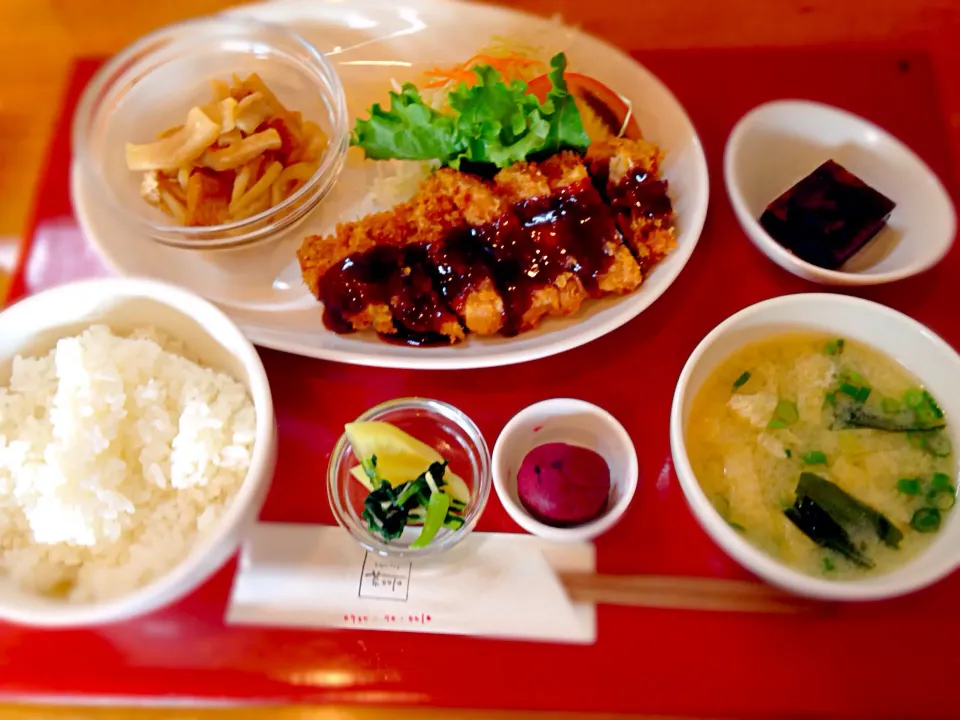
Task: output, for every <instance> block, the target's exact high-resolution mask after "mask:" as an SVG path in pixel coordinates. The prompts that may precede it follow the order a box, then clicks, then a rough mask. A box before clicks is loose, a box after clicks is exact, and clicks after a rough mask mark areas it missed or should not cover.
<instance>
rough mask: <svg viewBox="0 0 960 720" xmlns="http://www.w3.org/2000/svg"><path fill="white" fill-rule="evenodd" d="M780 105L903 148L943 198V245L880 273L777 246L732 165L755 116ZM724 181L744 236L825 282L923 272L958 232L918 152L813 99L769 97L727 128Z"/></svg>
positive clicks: (874, 280) (873, 281)
mask: <svg viewBox="0 0 960 720" xmlns="http://www.w3.org/2000/svg"><path fill="white" fill-rule="evenodd" d="M782 107H786V108H791V107H794V108H805V109H811V110H815V111H817V112H822V113H825V114H829V115H835V116H838V117H841V118H843V119H844V120H845V121H848V122H852V123H855V124H858V125H861V126H863V127H864V128H866V129H867V130H870V131H871V132H874V133H876V134H877V135H878V136H879V137H881V138H883V140H884V141H885V142H888V143H890V144H891V145H893V146H894V147H896V148H897V149H898V150H900V151H902V152H903V153H904V154H905V155H906V156H907V158H908V159H910V160H911V161H913V162H915V163H916V164H917V165H918V166H919V167H920V168H921V169H922V170H923V171H924V172H925V173H926V174H927V175H928V176H929V178H930V180H931V181H932V182H933V185H934V187H935V188H936V189H937V192H938V194H939V195H940V198H941V199H942V200H943V201H944V206H945V208H946V210H947V213H948V216H949V228H948V235H949V236H950V237H949V239H948V241H947V242H946V243H945V244H944V245H943V247H942V248H941V249H939V250H937V251H936V252H933V253H931V254H930V255H928V256H927V257H926V258H924V259H923V260H920V261H917V262H915V263H913V264H911V265H906V266H904V267H902V268H900V269H899V270H888V271H887V272H882V273H847V272H841V271H840V270H828V269H826V268H822V267H818V266H816V265H813V264H812V263H808V262H807V261H806V260H801V259H800V258H798V257H797V256H796V255H794V254H793V253H792V252H790V251H789V250H787V249H786V248H784V247H783V246H782V245H780V243H778V242H777V241H776V240H774V239H773V238H772V237H770V234H769V233H768V232H767V231H766V230H764V229H763V226H762V225H760V223H759V222H758V220H757V219H756V218H755V217H753V215H752V214H751V213H750V211H749V210H748V209H747V205H746V202H745V201H744V199H743V194H742V193H741V191H740V183H739V182H738V179H737V178H738V175H737V173H736V167H735V166H736V161H737V160H736V158H737V150H739V145H740V143H741V142H742V139H743V137H744V136H745V135H746V133H747V132H749V131H750V127H749V126H750V123H751V122H752V121H753V120H754V119H755V118H756V117H757V116H758V115H762V114H764V113H767V112H769V111H770V110H773V109H778V108H782ZM798 179H799V178H798ZM723 182H724V185H726V189H727V197H728V198H729V199H730V204H731V205H732V206H733V210H734V214H735V215H736V216H737V219H738V220H739V221H740V224H741V225H744V226H748V227H749V230H748V231H747V235H748V236H749V237H750V239H751V240H752V241H754V242H757V243H761V244H763V246H764V248H765V249H766V250H769V251H770V252H771V253H773V254H774V255H775V256H776V257H777V258H779V260H780V263H779V264H781V266H782V267H785V266H783V265H782V263H788V264H790V265H792V266H793V267H795V268H797V269H798V270H801V271H803V272H805V273H807V274H809V275H814V276H816V277H818V278H819V279H821V280H823V281H824V282H827V283H830V284H834V285H848V286H867V285H882V284H884V283H889V282H896V281H897V280H904V279H906V278H908V277H913V276H914V275H919V274H920V273H922V272H926V271H927V270H929V269H930V268H932V267H933V266H935V265H936V264H937V263H939V262H940V261H941V260H942V259H943V258H944V256H946V254H947V253H948V252H950V248H951V247H952V246H953V242H954V239H955V237H956V234H957V213H956V208H954V205H953V201H952V200H951V199H950V194H949V193H948V192H947V189H946V188H945V187H944V185H943V183H942V182H941V180H940V177H939V176H938V175H937V174H936V173H935V172H934V171H933V170H932V169H931V168H930V166H929V165H927V163H926V162H924V160H923V159H922V158H921V157H920V156H919V155H917V154H916V153H915V152H914V151H913V150H912V149H910V147H908V146H907V145H906V144H905V143H903V142H902V141H901V140H900V139H898V138H897V137H896V136H894V135H892V134H891V133H889V132H887V131H886V130H884V129H883V128H882V127H880V126H879V125H877V124H876V123H874V122H871V121H870V120H867V119H866V118H864V117H862V116H860V115H857V114H855V113H852V112H850V111H849V110H844V109H843V108H839V107H835V106H833V105H828V104H826V103H821V102H817V101H815V100H801V99H790V98H785V99H780V100H771V101H770V102H765V103H761V104H760V105H757V106H756V107H753V108H751V109H750V110H748V111H747V112H746V113H745V114H744V115H743V116H742V117H741V118H740V119H739V120H738V121H737V124H736V125H734V127H733V130H731V131H730V135H729V136H727V142H726V145H725V146H724V150H723ZM744 230H747V227H744Z"/></svg>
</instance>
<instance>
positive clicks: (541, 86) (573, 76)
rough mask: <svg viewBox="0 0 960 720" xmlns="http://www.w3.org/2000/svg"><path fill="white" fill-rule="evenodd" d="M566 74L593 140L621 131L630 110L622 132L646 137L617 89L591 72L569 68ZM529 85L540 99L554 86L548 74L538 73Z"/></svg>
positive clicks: (588, 132) (636, 138) (631, 137)
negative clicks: (611, 87)
mask: <svg viewBox="0 0 960 720" xmlns="http://www.w3.org/2000/svg"><path fill="white" fill-rule="evenodd" d="M563 77H564V79H565V80H566V81H567V90H569V92H570V94H571V95H573V97H574V100H575V101H576V103H577V107H578V108H579V109H580V115H581V117H583V120H584V128H585V129H586V131H587V134H588V135H589V136H590V139H591V140H601V139H603V138H604V137H610V136H611V135H616V134H617V133H619V132H620V128H621V127H623V122H624V120H625V119H626V118H627V115H628V114H630V120H629V121H628V122H627V126H626V128H625V129H624V132H623V136H624V137H627V138H630V139H632V140H639V139H640V138H641V137H643V136H642V135H641V134H640V126H639V125H638V124H637V119H636V117H634V116H633V115H632V114H631V113H630V107H629V106H628V105H627V104H626V103H625V102H624V101H623V100H622V99H621V98H620V96H619V95H617V93H615V92H614V91H613V90H611V89H610V88H609V87H607V86H606V85H604V84H603V83H602V82H600V81H599V80H597V79H596V78H592V77H590V76H589V75H581V74H580V73H571V72H567V73H564V74H563ZM528 87H529V90H528V92H530V93H532V94H533V95H536V96H537V99H539V100H540V102H543V101H544V100H546V98H547V93H548V92H549V91H550V88H551V83H550V78H549V76H547V75H540V76H539V77H535V78H534V79H533V80H531V81H530V83H529V84H528Z"/></svg>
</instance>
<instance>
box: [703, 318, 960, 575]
mask: <svg viewBox="0 0 960 720" xmlns="http://www.w3.org/2000/svg"><path fill="white" fill-rule="evenodd" d="M686 444H687V452H688V454H689V458H690V462H691V465H692V467H693V471H694V474H695V475H696V477H697V480H698V481H699V483H700V486H701V487H702V488H703V490H704V492H705V493H706V495H707V497H709V498H710V501H711V502H712V503H713V506H714V507H715V508H716V509H717V511H718V512H719V513H720V514H721V515H722V516H723V517H724V518H725V519H726V521H727V522H728V523H729V524H730V525H731V526H732V527H733V528H735V529H736V530H737V531H738V532H740V533H742V534H743V536H744V537H746V538H747V539H749V540H750V541H751V542H753V543H754V544H756V545H757V546H759V547H760V548H762V549H764V550H765V551H767V552H768V553H770V554H771V555H773V556H775V557H776V558H778V559H780V560H781V561H783V562H785V563H787V564H788V565H791V566H793V567H795V568H797V569H799V570H801V571H803V572H806V573H809V574H811V575H817V576H822V577H825V578H833V579H838V580H839V579H843V580H851V579H856V578H858V577H866V576H867V575H873V574H879V573H886V572H890V571H891V570H894V569H895V568H897V567H899V566H901V565H903V564H904V563H906V562H907V561H908V560H910V559H911V558H913V557H915V556H916V555H917V554H918V553H919V552H920V551H922V550H923V549H924V548H925V547H926V546H927V545H928V544H929V543H930V542H931V541H932V540H933V538H934V537H935V536H936V533H937V531H938V530H939V529H940V525H941V524H942V523H944V522H946V520H947V517H948V515H949V513H950V512H951V511H952V508H953V505H954V503H955V499H956V485H957V478H956V473H957V468H956V461H955V457H954V452H953V448H952V446H951V442H950V437H949V433H948V431H947V418H946V417H945V416H944V413H943V411H942V410H941V409H940V407H939V405H938V404H937V402H936V399H935V398H933V397H932V396H931V395H930V394H929V393H928V392H927V391H926V390H925V389H924V388H923V386H922V385H921V383H920V382H919V380H918V379H917V378H915V377H913V376H912V375H910V373H908V372H907V371H906V370H905V369H904V368H903V367H901V366H900V365H899V364H898V363H897V362H895V361H894V360H892V359H891V358H888V357H887V356H885V355H883V354H882V353H880V352H878V351H876V350H874V349H873V348H870V347H868V346H865V345H863V344H860V343H857V342H854V341H851V340H847V339H843V338H832V337H828V336H825V335H819V334H790V335H779V336H774V337H771V338H768V339H765V340H762V341H760V342H756V343H752V344H749V345H746V346H744V347H743V348H741V349H740V350H738V351H737V352H735V353H734V354H733V355H731V356H730V357H729V358H727V359H726V360H725V361H724V362H722V363H721V364H720V365H719V366H718V367H717V368H716V369H715V370H714V371H713V373H712V374H711V375H710V377H709V378H708V379H707V381H706V382H705V383H704V385H703V387H702V388H701V389H700V391H699V393H698V394H697V396H696V397H695V398H694V401H693V405H692V407H691V410H690V416H689V419H688V423H687V428H686Z"/></svg>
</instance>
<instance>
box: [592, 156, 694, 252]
mask: <svg viewBox="0 0 960 720" xmlns="http://www.w3.org/2000/svg"><path fill="white" fill-rule="evenodd" d="M586 161H587V167H588V169H589V171H590V174H591V175H592V176H594V177H595V178H599V179H601V180H603V181H604V182H605V186H606V194H607V196H608V198H610V199H611V200H613V204H614V205H616V204H617V203H616V200H615V198H616V196H617V193H618V191H622V189H623V187H624V182H625V180H629V179H630V177H631V176H632V175H636V174H637V172H638V171H639V172H640V173H641V174H644V175H646V176H647V177H648V178H649V181H651V182H660V183H662V184H663V188H664V189H665V187H666V182H665V181H663V180H662V179H661V177H660V165H661V163H662V161H663V153H662V152H661V150H660V148H658V147H657V146H656V145H654V144H653V143H650V142H647V141H646V140H630V139H627V138H611V139H609V140H604V141H600V142H595V143H591V145H590V148H589V149H588V150H587V156H586ZM667 202H669V199H668V198H667ZM618 225H619V227H620V230H621V232H622V233H623V235H624V237H625V239H626V241H627V243H628V244H629V245H630V248H631V249H632V250H633V252H634V254H635V255H636V256H637V260H638V261H639V262H640V264H641V266H642V267H643V268H645V269H647V268H650V267H652V266H653V265H655V264H656V263H658V262H660V260H662V259H663V258H664V256H666V255H667V254H668V253H669V252H670V251H671V250H673V249H674V248H675V247H676V246H677V238H676V230H675V228H674V225H673V212H672V210H671V211H670V212H669V213H649V212H647V211H645V210H644V209H638V208H635V207H634V208H630V209H627V208H622V207H621V208H620V213H619V217H618Z"/></svg>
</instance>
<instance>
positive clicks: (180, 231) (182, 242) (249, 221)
mask: <svg viewBox="0 0 960 720" xmlns="http://www.w3.org/2000/svg"><path fill="white" fill-rule="evenodd" d="M230 26H232V27H235V28H239V29H242V30H244V31H246V32H249V33H251V34H256V33H276V34H277V35H282V36H284V37H285V39H287V40H290V41H292V42H293V43H294V44H295V45H297V46H299V47H300V49H302V50H303V51H304V52H305V53H306V56H307V61H301V65H303V66H305V67H309V68H311V69H313V70H319V71H320V72H321V74H323V75H324V76H326V78H327V80H328V81H329V82H330V86H331V87H330V90H331V92H330V95H331V97H329V98H328V100H329V101H330V106H331V122H332V124H333V126H334V134H335V137H333V138H328V145H327V151H326V152H325V153H324V155H323V157H322V158H321V161H320V164H319V166H318V167H317V169H316V170H315V171H314V173H313V175H311V176H310V178H309V180H307V181H306V182H305V183H304V184H303V185H302V186H301V187H300V188H298V189H297V191H296V192H294V193H293V194H291V195H290V196H289V197H287V198H285V199H284V200H283V201H282V202H280V203H278V204H277V205H273V206H271V207H268V208H266V209H265V210H263V211H261V212H259V213H257V214H256V215H251V216H250V217H248V218H243V219H242V220H235V221H233V222H230V223H223V224H220V225H208V226H202V227H189V226H185V225H175V224H161V223H158V222H154V221H152V220H149V219H147V218H145V217H143V216H142V215H140V214H138V213H136V212H133V211H131V210H130V209H129V208H127V207H125V206H124V205H123V203H121V202H119V200H118V198H116V196H115V193H114V192H113V190H112V189H110V188H108V187H104V188H101V189H100V190H101V192H99V193H98V194H99V195H101V196H103V197H104V198H105V199H106V200H107V202H108V203H109V204H110V206H111V208H112V209H113V210H118V211H119V212H120V214H121V216H122V217H125V218H129V219H130V220H132V221H133V222H135V223H136V225H138V226H139V227H141V228H144V229H146V231H147V232H148V233H149V234H150V235H151V239H153V240H156V241H157V242H160V243H162V244H164V245H170V246H174V247H180V248H195V249H208V250H215V249H220V248H231V247H236V246H238V245H247V244H250V243H252V242H255V241H257V240H262V239H264V238H265V236H268V235H272V234H273V233H274V232H279V231H280V230H282V229H285V228H286V226H287V224H292V223H293V222H296V221H299V220H302V219H303V213H300V214H298V213H297V212H296V209H297V208H298V207H299V206H300V205H301V204H307V203H309V202H310V201H311V199H312V198H313V196H314V195H315V194H317V193H318V192H319V191H320V190H321V189H322V188H321V185H323V183H324V181H325V180H327V179H331V176H332V181H333V182H335V180H336V176H337V175H339V171H340V169H341V168H342V167H343V163H344V160H345V157H346V152H347V138H348V130H347V122H348V117H347V104H346V92H345V91H344V89H343V84H342V82H341V80H340V75H339V74H338V73H337V71H336V68H334V66H333V63H331V62H330V61H329V60H328V59H327V57H326V56H325V55H324V54H323V53H321V52H320V51H319V50H317V48H316V47H314V46H313V45H312V44H311V43H310V42H308V41H307V40H306V39H305V38H303V37H302V36H301V35H300V34H298V33H297V32H294V31H293V30H291V29H290V28H288V27H286V26H284V25H279V24H275V23H268V22H263V21H261V20H255V19H253V18H249V17H245V16H241V15H232V14H227V15H213V16H206V17H200V18H194V19H190V20H184V21H181V22H176V23H172V24H169V25H165V26H163V27H161V28H158V29H156V30H154V31H152V32H150V33H148V34H146V35H144V36H143V37H141V38H140V39H138V40H135V41H134V42H133V43H131V44H130V45H127V46H126V47H125V48H123V49H122V50H121V51H120V52H118V53H117V54H115V55H114V56H113V57H111V58H110V59H109V60H108V61H107V62H105V63H104V64H103V65H102V66H101V67H100V68H98V69H97V71H96V72H95V73H94V75H93V77H92V78H91V79H90V81H89V82H88V83H87V86H86V87H85V88H84V90H83V92H82V94H81V96H80V100H79V102H78V103H77V109H76V112H75V113H74V119H73V123H72V127H71V132H70V139H71V145H72V155H73V158H72V160H73V161H74V162H78V163H79V167H80V171H81V173H82V174H83V175H84V176H87V177H89V178H90V179H91V180H94V181H95V182H97V183H99V184H107V183H106V181H105V180H104V179H103V178H101V177H97V175H96V173H95V172H94V169H93V166H94V164H95V162H94V160H93V156H92V155H91V153H90V151H89V148H88V147H87V137H88V136H89V133H90V131H91V128H92V127H93V125H94V123H95V121H96V120H97V119H99V118H100V117H101V113H102V109H103V106H102V104H101V101H102V98H103V97H104V96H106V95H108V94H110V92H111V91H112V90H114V88H115V86H116V85H117V82H118V81H119V80H122V79H123V78H124V76H125V75H127V74H128V73H129V72H130V71H131V69H133V68H136V67H137V66H138V65H140V64H141V63H143V62H144V61H145V60H146V59H148V58H150V57H152V55H153V52H154V51H156V50H158V49H161V48H164V47H167V46H168V45H169V44H171V43H175V42H177V41H178V34H179V33H181V32H182V31H185V30H195V29H197V28H204V27H213V28H215V27H230ZM190 44H198V42H197V39H196V38H194V39H191V40H190ZM266 44H268V45H271V43H269V42H266ZM151 48H152V50H151ZM147 51H149V52H147ZM311 79H315V78H313V76H312V75H311ZM314 84H316V83H314ZM323 94H324V95H326V93H323ZM291 208H293V211H292V212H288V213H286V214H285V215H284V216H283V217H281V218H279V219H271V216H273V215H276V214H277V213H280V212H283V211H285V210H290V209H291ZM312 209H313V207H311V208H309V209H308V210H307V211H306V212H309V211H310V210H312ZM285 220H287V221H288V223H285V222H284V221H285ZM264 222H266V225H265V226H264V227H258V226H260V225H261V224H263V223H264ZM233 231H246V233H247V234H248V235H240V236H237V237H229V236H228V237H209V236H212V235H213V236H215V235H218V234H222V233H229V232H233ZM157 233H163V234H166V235H178V236H180V238H179V239H176V240H171V239H169V238H160V237H156V236H155V234H157ZM250 234H252V235H253V237H249V235H250Z"/></svg>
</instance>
